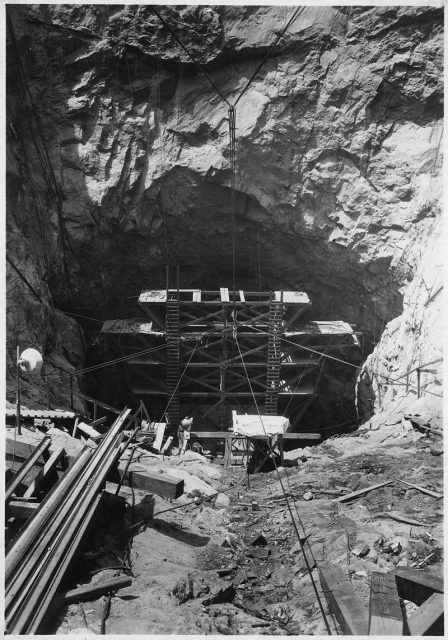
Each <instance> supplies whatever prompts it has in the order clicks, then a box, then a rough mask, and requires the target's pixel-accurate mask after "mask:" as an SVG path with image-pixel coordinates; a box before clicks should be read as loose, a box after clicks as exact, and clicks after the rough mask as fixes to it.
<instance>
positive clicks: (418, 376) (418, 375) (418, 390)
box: [417, 367, 420, 398]
mask: <svg viewBox="0 0 448 640" xmlns="http://www.w3.org/2000/svg"><path fill="white" fill-rule="evenodd" d="M417 398H420V367H419V368H418V369H417Z"/></svg>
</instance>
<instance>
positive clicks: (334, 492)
mask: <svg viewBox="0 0 448 640" xmlns="http://www.w3.org/2000/svg"><path fill="white" fill-rule="evenodd" d="M376 426H377V427H378V428H375V430H370V429H369V428H368V426H367V427H364V428H361V429H360V430H359V431H357V432H355V433H353V434H351V435H344V436H338V437H333V438H331V439H329V440H327V441H326V442H324V443H323V444H321V445H318V446H314V447H310V448H307V449H301V450H295V451H292V452H288V453H287V455H286V460H285V467H282V468H280V469H279V473H277V472H276V471H270V472H268V473H258V474H255V475H251V476H250V477H249V486H248V478H247V476H246V474H245V471H244V469H242V468H237V467H233V468H229V469H223V468H222V467H219V466H218V465H215V464H213V463H210V462H209V461H207V460H206V459H205V458H203V457H202V456H200V455H199V454H196V453H192V452H187V453H186V454H185V455H184V456H180V457H176V458H174V457H173V458H168V457H166V458H165V459H164V460H163V459H162V458H161V457H157V456H154V457H153V458H148V459H147V464H151V465H152V466H153V467H154V468H160V469H161V470H162V469H164V470H166V471H167V472H169V473H172V472H173V471H174V472H178V474H179V476H181V475H182V474H184V476H185V478H186V485H185V486H186V493H185V495H184V496H182V497H181V498H180V499H177V500H173V501H168V500H164V499H162V498H160V497H158V496H154V497H153V498H151V497H150V496H148V495H147V494H145V493H144V492H142V491H139V490H135V491H132V489H131V488H129V487H123V488H122V489H121V491H120V496H121V497H122V498H125V500H126V503H127V507H126V509H124V510H123V511H122V512H120V513H118V512H115V514H114V511H113V509H112V511H111V512H110V514H109V515H110V519H109V520H107V518H106V521H103V522H101V523H99V524H98V527H100V529H101V531H98V536H99V537H98V538H97V544H98V545H99V546H100V548H97V549H93V548H90V549H88V550H86V551H84V557H83V562H85V563H88V566H89V571H90V574H91V580H93V581H100V580H103V579H105V578H109V577H112V576H114V575H116V573H117V570H116V567H117V566H120V565H121V564H122V563H123V560H124V555H123V554H124V551H123V549H124V544H125V542H126V544H127V543H129V549H130V552H129V561H127V562H126V566H129V568H130V571H129V573H128V575H131V576H132V585H131V586H129V587H127V588H125V589H122V590H120V591H118V592H117V593H116V594H115V595H114V596H113V598H112V601H111V603H110V610H109V614H108V617H107V620H106V622H105V632H106V633H107V634H120V635H129V634H224V635H240V634H257V635H260V634H266V635H321V634H326V633H327V627H326V625H325V623H324V617H323V615H322V613H321V610H320V607H319V603H318V598H317V596H316V593H315V591H314V588H313V584H312V580H311V578H310V574H309V572H308V570H307V566H306V563H305V561H304V557H303V553H302V551H301V548H300V544H299V543H298V536H297V533H299V534H301V535H302V536H303V537H304V536H305V535H307V536H309V537H308V545H309V546H306V549H305V552H306V553H307V557H308V561H309V564H310V565H311V567H313V566H314V565H315V563H317V565H319V564H320V563H327V562H328V563H330V564H332V565H335V566H339V567H341V568H342V569H343V570H344V571H345V572H346V574H347V575H349V576H350V579H351V583H352V585H353V588H354V590H355V592H356V594H357V596H358V597H359V598H360V600H361V602H362V604H363V605H364V606H365V607H368V603H369V593H370V576H371V573H372V571H380V572H388V571H390V570H391V569H393V568H394V567H395V566H408V567H414V568H419V569H423V570H425V571H427V572H428V573H431V574H434V575H437V576H442V575H443V528H442V523H443V513H442V502H443V500H442V499H440V498H438V497H435V496H437V494H441V493H442V490H443V477H442V473H443V467H442V458H443V456H442V455H441V454H442V447H441V438H439V437H437V436H434V435H431V434H430V435H425V434H422V433H419V432H417V431H415V430H414V429H412V428H410V427H409V424H405V423H404V422H400V421H397V422H396V423H395V424H389V425H388V424H382V425H380V426H378V425H376ZM398 479H401V480H404V481H406V482H408V483H411V484H412V485H416V486H418V487H421V488H425V489H427V490H429V491H430V492H431V493H433V494H435V495H428V494H427V493H423V492H422V491H421V490H420V489H417V488H414V487H412V486H409V485H406V484H403V483H401V482H399V481H398ZM388 480H392V482H391V483H390V484H388V485H386V486H381V487H379V488H377V489H372V490H371V491H368V492H366V493H364V494H362V493H360V494H359V495H358V496H355V497H353V498H352V499H351V500H350V501H348V502H338V501H337V498H338V497H339V496H342V495H345V494H349V493H351V492H355V491H360V490H361V489H363V488H367V487H371V486H374V485H378V484H381V483H383V482H386V481H388ZM282 485H283V486H282ZM218 491H219V494H218V496H217V497H215V496H214V495H213V494H215V493H216V492H218ZM284 491H285V492H286V494H287V495H288V496H291V499H290V506H291V509H292V514H293V517H294V520H295V525H294V524H293V522H292V519H291V514H290V512H289V509H288V506H287V503H286V500H285V496H284ZM206 495H210V496H212V497H211V498H209V500H208V501H207V502H201V500H202V499H203V498H204V497H205V496H206ZM132 504H134V506H133V507H132V506H131V505H132ZM178 505H184V506H182V508H178V509H173V507H176V506H178ZM131 527H132V529H131ZM296 527H297V531H296ZM123 530H126V532H127V533H126V535H125V536H124V537H123V535H121V537H120V536H119V535H118V534H119V533H120V532H121V534H122V533H123ZM130 532H132V534H133V535H132V537H130V536H129V534H130ZM106 535H107V536H108V538H107V544H105V543H104V540H105V538H104V536H106ZM101 536H103V537H102V538H101ZM89 540H90V545H91V547H92V541H94V540H95V536H93V537H92V536H91V537H90V539H89ZM89 554H90V555H89ZM107 567H113V568H111V569H108V568H107ZM92 572H94V573H92ZM85 575H87V574H85ZM312 576H313V578H314V582H315V584H316V588H317V590H318V594H319V597H320V598H321V600H322V605H323V608H324V611H325V614H326V617H327V624H328V625H330V629H331V632H332V633H336V630H337V629H338V627H337V623H336V622H335V621H334V620H333V619H332V616H331V614H330V612H329V610H328V606H327V603H326V601H325V597H324V595H323V593H322V591H321V588H320V583H319V576H318V571H317V569H316V568H314V569H312ZM84 579H85V577H84ZM75 586H76V584H72V585H71V587H75ZM69 588H70V587H69ZM105 602H106V596H103V597H101V598H99V599H97V600H95V601H93V602H84V603H82V604H72V605H70V606H68V607H67V608H65V609H64V610H63V612H62V613H61V615H60V617H59V619H58V621H57V622H55V623H54V628H53V629H52V630H51V631H52V632H54V633H58V634H67V633H100V629H101V618H102V617H103V614H104V609H105ZM402 604H403V607H404V608H405V611H406V613H407V614H408V615H410V614H411V613H412V612H413V611H414V610H416V608H417V607H416V605H414V604H413V603H411V602H408V601H403V603H402ZM339 633H340V630H339Z"/></svg>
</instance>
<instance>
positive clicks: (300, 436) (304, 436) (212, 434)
mask: <svg viewBox="0 0 448 640" xmlns="http://www.w3.org/2000/svg"><path fill="white" fill-rule="evenodd" d="M191 435H192V436H195V437H196V438H210V439H217V438H218V439H224V438H225V437H226V435H229V432H228V431H192V432H191ZM234 437H238V438H241V437H244V436H234ZM321 438H322V435H321V434H320V433H306V432H302V433H285V434H284V436H283V439H284V440H320V439H321Z"/></svg>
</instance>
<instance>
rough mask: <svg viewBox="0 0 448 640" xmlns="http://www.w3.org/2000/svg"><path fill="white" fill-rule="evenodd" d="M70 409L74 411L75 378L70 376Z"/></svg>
mask: <svg viewBox="0 0 448 640" xmlns="http://www.w3.org/2000/svg"><path fill="white" fill-rule="evenodd" d="M70 409H72V410H73V376H70Z"/></svg>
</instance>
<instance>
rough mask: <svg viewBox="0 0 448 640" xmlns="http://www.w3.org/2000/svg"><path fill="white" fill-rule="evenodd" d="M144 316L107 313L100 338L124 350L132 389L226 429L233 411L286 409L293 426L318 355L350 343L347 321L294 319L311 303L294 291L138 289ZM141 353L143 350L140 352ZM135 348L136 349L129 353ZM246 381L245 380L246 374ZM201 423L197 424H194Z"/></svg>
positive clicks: (307, 398) (313, 379)
mask: <svg viewBox="0 0 448 640" xmlns="http://www.w3.org/2000/svg"><path fill="white" fill-rule="evenodd" d="M139 305H140V307H141V308H142V309H143V310H144V312H145V315H146V318H137V319H127V320H107V321H105V322H104V324H103V326H102V334H103V336H104V338H105V342H106V346H107V347H108V348H109V350H112V351H114V352H116V353H118V354H119V355H126V356H128V359H127V360H126V362H125V364H124V367H125V376H126V381H127V384H128V388H129V390H130V391H131V393H132V394H133V395H134V396H135V397H136V398H137V399H140V398H151V399H152V400H153V401H154V400H159V401H160V400H162V402H165V403H166V405H165V409H167V411H168V414H169V417H170V420H171V423H172V424H173V425H175V426H176V425H177V424H178V422H179V418H180V417H181V414H182V415H184V414H185V415H187V414H188V415H193V416H194V417H197V418H198V422H199V423H200V424H201V425H203V426H204V427H205V428H209V427H212V428H216V427H217V428H219V429H227V428H228V426H230V422H231V420H230V418H231V416H230V409H231V408H232V409H236V410H237V411H238V412H239V413H244V412H246V413H254V412H255V413H256V409H255V407H254V405H255V401H256V403H257V405H258V406H259V408H260V411H261V412H262V413H264V414H267V415H276V414H277V413H285V412H287V415H288V417H289V419H290V422H291V424H292V425H293V428H294V427H296V426H297V425H298V423H299V421H300V419H301V417H302V415H303V414H304V412H305V411H306V409H307V408H308V407H309V405H310V404H311V402H312V400H313V398H314V397H315V394H316V390H317V385H318V382H319V378H320V376H321V374H322V370H323V364H324V358H323V357H322V356H321V355H319V354H316V353H313V351H309V350H308V349H307V348H311V349H312V350H315V351H320V352H325V353H329V352H331V351H332V350H333V349H341V348H344V347H353V346H356V345H357V344H358V343H357V338H356V335H355V334H354V333H353V330H352V328H351V326H350V325H349V324H347V323H345V322H341V321H336V322H316V321H309V322H307V323H306V324H303V325H298V323H297V321H298V319H299V318H300V316H301V314H302V313H303V312H304V311H305V310H306V309H307V308H308V307H309V306H310V305H311V302H310V300H309V298H308V295H307V294H306V293H303V292H298V291H272V292H259V291H242V290H240V291H237V292H236V293H235V296H233V293H232V292H229V290H228V289H227V288H221V289H220V290H219V291H204V290H200V289H179V288H178V287H176V288H169V286H168V285H167V288H166V289H157V290H154V289H152V290H147V291H143V292H142V293H141V294H140V297H139ZM142 351H145V352H147V353H146V354H144V355H141V352H142ZM134 354H135V355H134ZM248 380H249V381H250V383H249V381H248ZM196 424H197V422H196Z"/></svg>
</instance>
